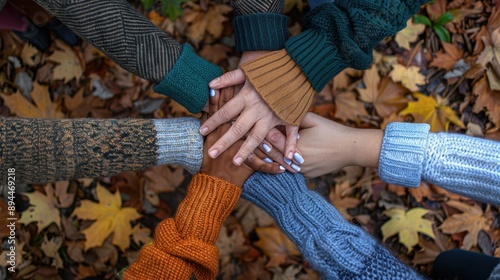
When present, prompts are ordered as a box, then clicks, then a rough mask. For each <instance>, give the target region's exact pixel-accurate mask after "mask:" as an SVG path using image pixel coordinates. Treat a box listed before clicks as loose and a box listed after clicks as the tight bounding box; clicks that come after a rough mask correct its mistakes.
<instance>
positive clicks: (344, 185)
mask: <svg viewBox="0 0 500 280" xmlns="http://www.w3.org/2000/svg"><path fill="white" fill-rule="evenodd" d="M351 190H352V189H351V185H350V184H349V181H343V182H341V183H339V184H337V185H335V188H334V191H330V201H331V202H332V204H333V205H335V208H336V209H337V210H339V212H340V213H341V214H342V216H344V217H345V218H350V217H351V216H350V215H349V214H347V209H348V208H354V207H356V206H358V204H359V199H357V198H353V197H348V196H347V195H348V194H349V193H350V192H351Z"/></svg>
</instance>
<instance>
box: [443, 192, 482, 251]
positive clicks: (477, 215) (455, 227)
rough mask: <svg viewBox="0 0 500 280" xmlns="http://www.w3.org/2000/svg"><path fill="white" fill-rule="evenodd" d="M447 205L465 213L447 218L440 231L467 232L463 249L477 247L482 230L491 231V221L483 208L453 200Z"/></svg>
mask: <svg viewBox="0 0 500 280" xmlns="http://www.w3.org/2000/svg"><path fill="white" fill-rule="evenodd" d="M446 204H447V205H449V206H451V207H453V208H456V209H458V210H460V211H462V212H463V213H461V214H453V215H451V216H449V217H448V218H446V220H444V222H443V223H442V224H441V226H440V227H439V229H441V230H442V231H443V232H444V233H450V234H452V233H460V232H465V231H466V232H467V234H466V235H465V237H464V240H463V243H462V247H461V248H462V249H464V250H470V249H471V248H472V247H474V246H476V245H477V235H478V233H479V231H480V230H481V229H483V230H485V231H489V229H490V225H491V219H489V218H487V217H486V216H485V213H484V212H483V210H482V209H481V207H480V206H479V205H477V204H474V205H469V204H466V203H463V202H459V201H456V200H451V201H449V202H447V203H446Z"/></svg>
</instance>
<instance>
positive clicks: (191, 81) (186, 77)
mask: <svg viewBox="0 0 500 280" xmlns="http://www.w3.org/2000/svg"><path fill="white" fill-rule="evenodd" d="M220 75H222V70H221V69H220V68H219V67H217V66H215V65H214V64H212V63H210V62H208V61H206V60H204V59H203V58H201V57H199V56H198V55H197V54H196V53H195V52H194V50H193V48H192V47H191V46H190V45H189V44H184V45H183V48H182V53H181V56H180V57H179V59H178V60H177V62H176V63H175V66H174V68H173V69H172V71H170V73H169V74H168V75H167V76H166V77H165V79H163V81H161V82H160V83H159V84H157V85H156V86H154V87H153V89H154V91H156V92H158V93H161V94H164V95H167V96H170V97H171V98H172V99H174V100H175V101H177V102H178V103H179V104H181V105H182V106H184V107H185V108H186V109H188V110H189V112H191V113H199V112H200V111H201V109H203V107H204V106H205V104H206V103H207V101H208V94H209V90H210V88H209V87H208V83H209V82H210V81H211V80H213V79H215V78H217V77H218V76H220Z"/></svg>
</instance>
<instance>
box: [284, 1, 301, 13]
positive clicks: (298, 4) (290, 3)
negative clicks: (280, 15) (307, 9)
mask: <svg viewBox="0 0 500 280" xmlns="http://www.w3.org/2000/svg"><path fill="white" fill-rule="evenodd" d="M294 7H297V10H299V12H302V9H303V8H304V2H302V0H285V14H286V13H289V12H290V11H292V10H293V8H294Z"/></svg>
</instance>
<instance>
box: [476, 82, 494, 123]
mask: <svg viewBox="0 0 500 280" xmlns="http://www.w3.org/2000/svg"><path fill="white" fill-rule="evenodd" d="M472 93H473V94H474V95H475V96H476V97H477V99H476V101H475V102H474V106H473V107H472V111H473V112H474V113H479V112H481V111H482V110H485V111H486V114H487V115H488V118H489V119H490V120H491V122H492V123H494V124H495V125H496V126H497V127H498V126H500V91H497V90H492V89H490V87H488V84H487V81H486V78H485V77H483V78H481V79H480V80H479V81H477V82H476V83H475V84H474V87H473V89H472Z"/></svg>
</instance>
